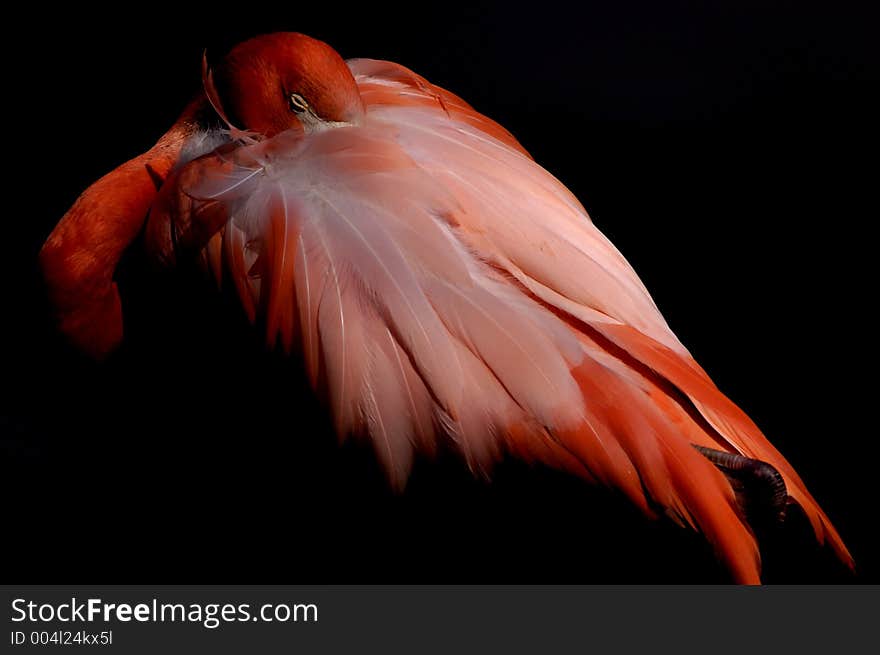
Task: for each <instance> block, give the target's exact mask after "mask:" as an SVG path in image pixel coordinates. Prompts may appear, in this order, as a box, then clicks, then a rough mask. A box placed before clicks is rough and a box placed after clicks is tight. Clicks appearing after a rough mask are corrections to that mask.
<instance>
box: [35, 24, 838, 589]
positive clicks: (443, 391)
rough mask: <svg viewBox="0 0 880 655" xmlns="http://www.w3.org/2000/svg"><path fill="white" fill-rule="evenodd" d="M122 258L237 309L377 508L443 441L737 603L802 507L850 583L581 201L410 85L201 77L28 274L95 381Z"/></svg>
mask: <svg viewBox="0 0 880 655" xmlns="http://www.w3.org/2000/svg"><path fill="white" fill-rule="evenodd" d="M141 241H142V242H143V243H142V244H140V242H141ZM135 242H138V243H139V247H140V246H141V245H142V247H145V248H146V250H147V252H148V253H149V255H150V257H151V258H152V259H154V260H155V261H157V262H159V263H161V264H163V265H165V266H170V267H173V266H175V265H177V264H178V263H181V262H183V261H184V260H189V259H193V260H194V259H200V260H201V261H202V262H203V263H204V265H205V267H206V269H207V271H209V273H210V274H211V275H213V276H214V277H216V278H217V279H218V281H219V280H223V282H224V284H231V285H233V286H234V288H235V289H236V291H237V295H238V297H239V298H240V300H241V305H242V307H243V310H244V311H245V312H246V313H247V316H248V317H249V319H250V320H251V321H252V322H253V323H254V324H255V325H256V326H258V329H260V330H261V331H262V332H263V333H264V334H265V338H266V340H267V342H268V345H269V347H272V348H280V349H282V350H283V351H285V352H286V353H291V354H295V355H297V356H298V357H299V358H301V360H302V362H303V366H304V367H305V369H306V373H307V376H308V378H309V380H310V382H311V384H312V386H313V388H314V390H315V392H316V393H317V394H318V395H319V396H321V397H322V398H323V400H324V401H325V402H326V406H327V408H328V411H329V412H331V414H332V418H333V421H334V425H335V428H336V430H337V431H338V432H339V434H340V436H357V437H362V438H368V439H370V440H371V441H372V444H373V447H374V449H375V453H376V455H377V457H378V458H379V460H380V461H381V463H382V465H383V468H384V470H385V471H386V473H387V475H388V478H389V480H390V483H391V484H392V485H393V486H395V487H396V488H402V487H403V485H404V484H405V481H406V479H407V476H408V474H409V472H410V469H411V466H412V463H413V459H414V457H415V456H416V455H418V454H420V453H422V454H429V453H431V452H433V451H434V450H435V449H436V448H437V447H438V446H439V445H440V444H441V443H442V442H447V443H449V444H451V445H452V446H453V447H454V448H455V450H456V451H457V452H459V453H460V454H461V456H462V458H463V460H464V461H465V463H466V465H467V466H468V467H469V468H470V469H471V470H472V471H473V472H474V473H475V474H478V475H488V474H489V473H490V471H491V468H492V465H493V463H494V462H496V461H497V460H499V459H500V458H501V457H503V456H515V457H520V458H523V459H525V460H528V461H532V462H538V463H542V464H544V465H547V466H550V467H554V468H558V469H561V470H564V471H567V472H570V473H572V474H574V475H577V476H580V477H581V478H583V479H584V480H587V481H589V482H592V483H596V484H601V485H605V486H607V487H610V488H613V489H616V490H618V491H619V492H621V493H622V494H624V495H625V496H626V497H628V498H629V499H630V500H631V501H632V502H633V503H635V504H636V505H637V506H638V507H639V508H640V509H641V510H642V511H643V512H644V513H645V514H646V515H647V516H649V517H659V516H666V517H669V518H671V519H672V520H674V521H676V522H677V523H679V524H681V525H683V526H690V527H691V528H693V529H696V530H699V531H700V532H701V533H703V534H704V535H705V536H706V538H707V539H708V540H709V542H710V543H711V544H712V546H713V547H714V549H715V552H716V553H717V555H718V557H719V558H720V559H721V561H722V562H723V563H724V564H725V565H726V566H727V568H728V569H729V570H730V572H731V575H732V577H733V579H734V580H736V581H737V582H740V583H758V582H759V581H760V577H759V576H760V557H759V551H758V547H757V544H756V539H755V536H754V532H753V530H752V528H751V526H750V520H751V517H752V516H753V515H754V513H755V512H757V511H759V510H760V507H758V506H762V507H763V508H764V509H763V510H761V511H770V512H775V513H780V514H781V513H784V512H785V509H786V506H787V504H789V503H796V504H798V505H799V506H800V507H801V508H802V509H803V511H804V513H805V514H806V516H807V517H808V519H809V521H810V523H811V524H812V528H813V530H814V531H815V534H816V537H817V539H818V540H819V542H821V543H828V544H829V545H830V547H831V548H832V549H833V550H834V551H835V552H836V554H837V555H838V556H839V558H840V559H841V560H843V561H844V562H845V563H847V564H849V565H850V566H851V565H852V559H851V557H850V555H849V553H848V552H847V550H846V547H845V546H844V544H843V542H842V540H841V538H840V537H839V535H838V534H837V532H836V531H835V529H834V527H833V526H832V524H831V522H830V521H829V520H828V518H827V517H826V515H825V514H824V513H823V511H822V510H821V508H820V507H819V505H818V504H817V503H816V501H815V500H814V499H813V498H812V496H811V495H810V493H809V492H808V491H807V488H806V486H805V485H804V483H803V482H802V481H801V479H800V478H799V477H798V475H797V473H796V472H795V471H794V469H793V468H792V467H791V466H790V465H789V464H788V462H787V461H786V460H785V458H784V457H783V456H782V455H781V454H780V453H779V452H778V451H777V450H776V449H775V448H774V447H773V446H772V445H771V444H770V442H769V441H768V440H767V439H766V438H765V437H764V435H763V434H762V433H761V431H760V430H759V429H758V428H757V427H756V425H755V424H754V423H753V422H752V421H751V420H750V419H749V418H748V417H747V416H746V415H745V414H744V413H743V412H742V411H741V410H740V409H739V408H738V407H736V405H734V404H733V403H732V402H731V401H730V400H729V399H728V398H726V397H725V396H724V395H723V394H722V393H721V392H720V391H719V390H718V389H717V388H716V387H715V385H714V384H713V383H712V381H711V380H710V378H709V376H708V375H707V374H706V373H705V372H704V371H703V369H702V368H700V366H699V365H698V364H697V363H696V362H695V361H694V359H693V358H692V357H691V355H690V354H689V353H688V351H687V350H686V349H685V347H684V346H683V345H682V344H681V342H680V341H679V340H678V338H676V336H675V335H674V334H673V333H672V331H671V330H670V329H669V327H668V326H667V324H666V322H665V320H664V319H663V316H662V315H661V314H660V312H659V311H658V309H657V307H656V306H655V304H654V302H653V301H652V299H651V296H650V295H649V293H648V291H647V290H646V289H645V286H644V285H643V284H642V282H641V281H640V280H639V278H638V277H637V276H636V274H635V272H634V271H633V269H632V268H631V267H630V266H629V264H628V263H627V261H626V260H625V259H624V258H623V256H622V255H621V254H620V253H619V252H618V251H617V249H616V248H615V247H614V246H613V245H612V244H611V243H610V242H609V241H608V239H606V238H605V237H604V236H603V235H602V233H601V232H600V231H599V230H598V229H597V228H596V227H595V226H594V225H593V223H592V222H591V220H590V218H589V216H588V215H587V212H586V211H585V210H584V208H583V206H582V205H581V204H580V202H578V200H577V199H576V198H575V197H574V196H573V195H572V194H571V193H570V192H569V191H568V190H567V189H566V188H565V187H564V186H563V185H562V184H561V183H560V182H559V181H558V180H556V179H555V178H554V177H553V175H551V174H550V173H549V172H547V171H546V170H544V169H543V168H542V167H541V166H540V165H539V164H538V163H536V162H535V161H534V160H533V159H532V158H531V156H530V155H529V153H528V152H526V151H525V150H524V149H523V147H522V146H521V145H520V144H519V143H518V142H517V141H516V139H515V138H514V137H513V136H512V135H511V134H510V133H509V132H508V131H507V130H505V129H504V128H503V127H501V126H500V125H498V124H497V123H496V122H494V121H492V120H491V119H489V118H487V117H486V116H483V115H482V114H480V113H479V112H477V111H475V110H474V109H473V108H472V107H471V106H470V105H468V104H467V103H466V102H465V101H464V100H462V99H461V98H459V97H457V96H456V95H454V94H452V93H450V92H448V91H446V90H444V89H442V88H440V87H438V86H436V85H434V84H431V83H430V82H428V81H427V80H425V79H424V78H422V77H420V76H419V75H417V74H415V73H414V72H412V71H410V70H408V69H406V68H404V67H403V66H400V65H398V64H394V63H390V62H386V61H375V60H370V59H353V60H348V61H344V60H343V59H342V58H341V57H340V56H339V55H338V54H337V53H336V52H335V51H334V50H333V49H332V48H331V47H329V46H328V45H326V44H324V43H322V42H320V41H317V40H315V39H312V38H309V37H307V36H304V35H302V34H295V33H279V34H270V35H265V36H260V37H257V38H254V39H252V40H249V41H246V42H244V43H241V44H239V45H238V46H236V47H235V48H233V49H232V50H231V51H230V52H229V53H228V54H227V55H226V56H225V57H224V58H223V59H222V60H221V61H220V62H218V64H217V65H216V66H215V67H213V68H211V67H209V66H208V65H207V63H205V64H204V66H203V91H202V92H200V93H199V95H198V96H197V97H196V98H195V99H194V100H193V101H192V103H191V104H190V105H189V106H188V107H187V108H186V110H185V111H184V113H183V114H182V116H181V117H180V119H179V120H178V121H177V123H175V125H174V126H173V127H172V128H171V129H170V130H169V131H168V132H167V133H166V134H165V135H164V136H163V137H162V138H161V139H160V140H159V142H158V143H157V144H156V145H155V146H154V147H153V148H151V149H150V150H149V151H147V152H146V153H144V154H142V155H140V156H139V157H136V158H135V159H132V160H131V161H129V162H127V163H125V164H123V165H122V166H120V167H119V168H117V169H116V170H114V171H112V172H111V173H109V174H108V175H106V176H105V177H103V178H101V179H100V180H98V181H97V182H95V183H94V184H93V185H92V186H91V187H90V188H88V189H87V190H86V191H85V192H84V193H83V195H82V196H81V197H80V198H79V199H78V200H77V201H76V203H75V204H74V205H73V207H72V208H71V209H70V210H69V211H68V212H67V214H66V215H65V216H64V217H63V218H62V220H61V221H60V222H59V223H58V225H57V227H56V228H55V229H54V231H53V232H52V234H51V235H50V236H49V238H48V240H47V241H46V243H45V245H44V246H43V249H42V251H41V253H40V262H41V266H42V270H43V272H44V277H45V280H46V285H47V289H48V293H49V296H50V299H51V302H52V304H53V306H54V308H55V310H56V314H57V318H58V322H59V326H60V329H61V331H62V332H63V333H64V334H65V335H66V336H67V337H68V338H69V339H70V340H71V341H72V342H73V343H74V344H75V345H77V346H78V347H79V348H81V349H83V350H85V351H86V352H88V353H90V354H92V355H93V356H95V357H99V358H100V357H103V356H105V355H106V354H107V353H109V352H110V351H112V350H113V349H114V348H115V347H116V346H117V345H118V344H119V342H120V341H121V340H122V338H123V322H122V313H123V311H124V304H123V303H122V301H121V300H120V296H119V291H118V288H117V286H116V283H115V281H114V272H115V270H116V267H117V264H118V263H119V260H120V257H121V256H122V253H123V252H124V251H125V250H126V249H127V248H129V246H131V245H132V244H133V243H135ZM756 507H758V509H756ZM768 508H769V509H768Z"/></svg>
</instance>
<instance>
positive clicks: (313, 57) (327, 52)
mask: <svg viewBox="0 0 880 655" xmlns="http://www.w3.org/2000/svg"><path fill="white" fill-rule="evenodd" d="M205 91H206V93H207V94H208V97H209V98H210V100H211V102H212V104H213V105H214V108H215V109H216V110H217V111H218V113H220V114H221V116H222V117H223V118H224V119H225V120H226V121H227V122H228V123H229V124H230V125H233V124H235V125H237V126H238V127H242V128H245V129H247V130H251V131H253V132H258V133H260V134H263V135H264V136H269V137H271V136H274V135H276V134H278V133H279V132H284V131H286V130H290V129H298V130H302V131H304V132H314V131H318V130H322V129H326V128H328V127H338V126H341V125H347V124H352V123H357V122H358V121H359V120H360V118H361V117H362V116H363V114H364V105H363V101H362V100H361V96H360V93H359V92H358V88H357V84H356V83H355V81H354V77H353V76H352V74H351V71H350V70H349V69H348V66H346V64H345V61H343V59H342V57H340V56H339V54H338V53H337V52H336V51H335V50H334V49H333V48H331V47H330V46H328V45H327V44H326V43H324V42H322V41H318V40H317V39H313V38H311V37H308V36H306V35H304V34H297V33H295V32H280V33H276V34H266V35H263V36H258V37H255V38H253V39H250V40H248V41H244V42H243V43H240V44H239V45H237V46H236V47H235V48H233V49H232V50H231V51H230V52H229V54H228V55H226V57H225V58H224V59H223V61H222V62H221V63H220V65H219V66H218V68H217V69H216V70H213V71H211V70H208V69H207V66H206V67H205Z"/></svg>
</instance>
